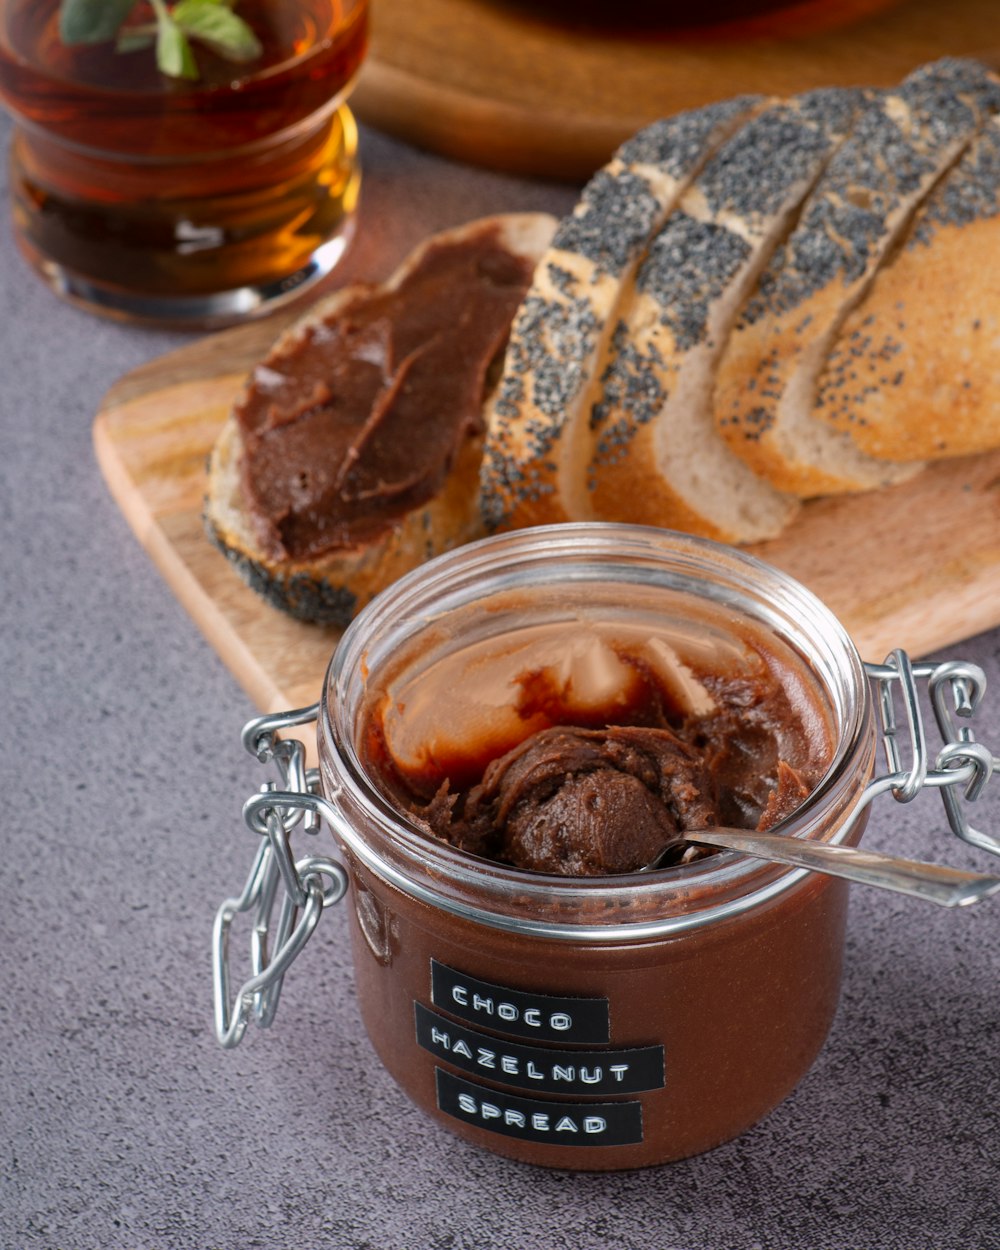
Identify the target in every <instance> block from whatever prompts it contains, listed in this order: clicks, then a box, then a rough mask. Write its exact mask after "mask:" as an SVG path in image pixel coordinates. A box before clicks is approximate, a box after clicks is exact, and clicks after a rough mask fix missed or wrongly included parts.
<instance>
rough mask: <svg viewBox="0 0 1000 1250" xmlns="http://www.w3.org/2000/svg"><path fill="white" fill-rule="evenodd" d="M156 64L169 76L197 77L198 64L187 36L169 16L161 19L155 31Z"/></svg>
mask: <svg viewBox="0 0 1000 1250" xmlns="http://www.w3.org/2000/svg"><path fill="white" fill-rule="evenodd" d="M156 65H157V68H158V69H159V71H160V73H161V74H166V75H167V76H168V77H170V78H197V77H198V66H197V64H196V63H195V59H194V53H193V52H192V51H191V45H190V44H189V43H188V41H187V36H186V35H185V34H184V32H183V31H182V30H181V28H180V27H179V26H178V25H177V23H176V22H175V21H173V20H172V19H171V18H169V17H168V18H165V19H161V20H160V22H159V25H158V27H157V32H156Z"/></svg>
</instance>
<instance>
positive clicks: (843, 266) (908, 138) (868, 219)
mask: <svg viewBox="0 0 1000 1250" xmlns="http://www.w3.org/2000/svg"><path fill="white" fill-rule="evenodd" d="M996 107H997V79H996V78H995V77H994V76H993V75H992V74H991V73H989V71H988V70H987V69H986V68H985V67H984V66H982V65H980V64H978V63H977V62H974V61H966V60H955V59H947V60H943V61H937V62H933V63H932V64H930V65H926V66H923V67H921V68H920V69H919V70H917V71H915V72H914V73H913V74H911V75H910V76H909V77H908V78H907V79H905V80H904V82H903V83H902V84H901V85H900V86H899V87H898V88H896V89H894V90H892V91H888V92H886V93H885V94H882V95H880V96H879V97H877V98H876V99H874V100H873V101H872V103H871V105H870V106H869V107H868V108H866V109H865V110H864V111H863V112H862V114H861V116H860V117H859V119H858V123H857V126H856V128H855V133H854V134H853V135H852V136H851V138H850V139H849V140H848V141H847V143H845V144H844V145H843V146H842V147H841V149H840V150H839V151H838V152H837V154H836V156H835V157H834V159H833V160H832V161H831V163H830V166H829V168H828V170H827V172H826V173H825V174H824V176H823V178H822V179H821V181H820V182H819V184H818V185H817V187H816V189H815V190H814V192H813V194H812V195H811V196H810V199H809V201H808V202H807V204H806V205H805V207H804V210H803V213H802V216H801V219H800V221H799V223H798V225H797V227H796V228H795V230H794V231H793V233H792V235H791V236H790V237H789V239H788V240H787V242H786V243H785V244H784V245H783V247H782V248H781V249H779V251H778V252H777V253H776V254H775V257H774V259H773V260H772V262H771V264H770V265H769V266H768V268H767V270H765V272H764V273H763V274H762V276H761V280H760V285H759V289H758V291H757V293H756V295H755V296H754V297H752V298H751V299H750V300H749V302H748V303H747V305H746V307H745V309H744V311H743V313H742V315H741V318H740V321H739V323H738V326H737V328H736V330H735V331H734V333H733V335H732V336H731V339H730V342H729V344H728V347H727V349H726V352H725V355H724V356H723V359H722V361H721V363H720V366H719V371H718V376H717V381H716V393H715V414H716V422H717V426H718V429H719V431H720V433H721V434H722V435H723V437H724V438H725V439H726V440H727V442H728V443H729V446H730V448H731V449H732V450H733V451H735V452H736V454H737V455H739V456H740V457H741V458H742V459H744V460H745V461H746V463H747V464H748V465H750V466H751V468H753V469H754V471H755V472H757V473H759V474H760V475H761V476H763V477H766V478H767V480H768V481H770V482H771V483H772V485H773V486H774V487H775V488H776V489H778V490H781V491H785V492H788V493H790V494H794V495H797V496H799V497H800V498H809V497H811V496H814V495H822V494H837V493H843V492H851V491H861V490H869V489H873V488H876V487H879V486H884V485H888V484H891V483H893V482H898V481H901V480H904V479H906V478H908V477H911V476H912V475H913V474H915V473H916V472H919V470H920V468H921V465H920V463H919V462H917V463H905V461H906V459H907V456H908V452H907V451H906V449H901V461H904V462H897V461H884V460H874V459H873V458H872V457H870V456H866V455H865V454H864V453H863V452H862V451H860V450H859V449H858V447H857V446H856V445H855V444H854V443H853V442H852V440H851V438H850V437H849V436H848V435H847V434H844V433H841V432H839V431H837V430H835V429H833V428H832V427H831V426H830V425H828V424H827V423H826V422H823V421H819V420H817V419H816V418H815V417H814V415H813V410H814V399H815V394H816V386H817V383H818V381H819V377H820V374H821V373H822V370H823V368H824V366H825V363H826V359H827V357H828V355H829V353H830V350H831V349H832V347H833V345H834V343H835V341H836V339H837V336H838V334H839V332H840V329H841V326H842V325H843V323H844V321H845V320H846V318H847V317H848V316H849V315H850V313H851V311H852V310H853V309H854V308H855V307H856V306H857V305H858V304H859V303H860V302H861V300H862V299H863V298H864V297H865V295H866V293H867V291H868V289H869V287H870V286H871V284H872V282H873V280H874V278H875V276H876V274H877V272H878V269H879V267H880V265H881V264H882V263H883V261H884V260H885V259H886V257H887V256H889V255H890V254H891V252H892V249H893V247H894V246H895V245H896V243H897V241H898V240H899V239H900V237H901V236H902V234H903V233H904V231H905V230H906V228H907V224H908V222H909V220H910V218H911V217H912V215H913V214H914V212H915V211H916V210H917V208H918V207H919V205H920V203H921V202H922V201H923V200H924V199H925V198H926V196H927V195H928V194H929V192H930V191H931V189H932V187H933V186H934V184H935V183H936V182H937V180H938V179H939V178H940V177H941V176H942V175H943V174H944V173H945V172H946V171H947V170H948V169H949V167H950V166H951V165H952V164H954V162H955V161H956V160H957V159H958V158H959V156H960V155H961V153H962V151H963V150H964V148H965V147H966V146H967V145H968V144H969V143H970V141H971V140H972V138H973V137H974V135H975V133H976V131H977V130H978V129H979V128H980V126H981V125H982V124H983V122H984V121H985V117H986V115H988V114H989V113H990V112H992V111H993V110H994V109H995V108H996Z"/></svg>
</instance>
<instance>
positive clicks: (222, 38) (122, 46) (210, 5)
mask: <svg viewBox="0 0 1000 1250" xmlns="http://www.w3.org/2000/svg"><path fill="white" fill-rule="evenodd" d="M140 2H141V0H62V4H61V6H60V9H59V34H60V37H61V38H62V41H63V43H65V44H70V45H72V44H83V43H109V42H110V41H111V40H114V42H115V46H116V48H117V49H118V51H119V52H134V51H136V50H139V49H142V48H150V47H155V49H156V64H157V67H158V69H159V70H160V72H161V73H162V74H166V75H168V76H169V77H171V78H186V79H189V80H193V79H196V78H197V77H198V64H197V61H196V60H195V56H194V51H193V49H192V47H191V44H192V41H194V42H195V43H200V44H203V45H204V46H205V47H206V48H209V49H210V50H211V51H212V52H214V53H216V55H218V56H221V57H223V58H224V59H225V60H227V61H234V62H235V63H236V64H246V63H248V62H250V61H253V60H256V58H257V57H258V56H260V54H261V51H262V49H261V45H260V40H259V39H258V38H257V36H256V35H255V34H254V33H253V31H252V30H251V28H250V27H249V26H248V25H247V23H246V22H245V21H244V20H243V19H242V18H241V17H239V16H238V15H237V14H236V13H234V12H233V6H234V5H235V3H236V0H178V2H177V3H176V4H172V5H171V4H167V2H166V0H149V4H148V7H149V8H150V9H152V16H153V20H152V21H150V22H133V23H129V22H128V19H129V17H130V16H131V15H132V13H133V11H134V10H135V9H136V8H137V7H138V5H139V3H140Z"/></svg>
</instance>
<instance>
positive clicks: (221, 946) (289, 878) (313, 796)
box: [212, 704, 347, 1048]
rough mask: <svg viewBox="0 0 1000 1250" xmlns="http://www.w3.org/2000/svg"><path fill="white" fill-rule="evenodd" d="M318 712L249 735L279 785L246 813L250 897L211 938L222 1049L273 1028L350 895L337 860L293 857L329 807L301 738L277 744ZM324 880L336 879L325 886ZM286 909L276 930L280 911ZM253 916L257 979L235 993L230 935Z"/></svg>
mask: <svg viewBox="0 0 1000 1250" xmlns="http://www.w3.org/2000/svg"><path fill="white" fill-rule="evenodd" d="M318 714H319V705H318V704H313V705H312V706H311V707H307V708H300V709H299V710H298V711H294V712H282V713H279V714H277V715H274V716H260V717H257V718H256V719H255V720H252V721H250V722H249V723H248V724H247V725H246V726H245V727H244V730H243V745H244V746H245V747H246V748H247V750H248V751H249V752H250V754H251V755H253V756H255V757H256V758H257V759H258V760H260V761H261V763H270V762H273V763H274V764H276V765H277V768H278V772H279V775H280V779H281V781H280V785H276V784H275V783H274V782H265V784H264V785H263V786H261V788H260V791H259V793H257V794H255V795H252V796H251V797H250V798H249V799H248V800H247V802H246V803H245V804H244V806H243V819H244V821H245V822H246V825H247V827H248V828H249V829H250V830H251V831H252V832H253V833H255V834H257V835H258V836H259V838H260V845H259V847H258V849H257V854H256V855H255V857H254V861H253V865H252V867H251V869H250V875H249V876H248V877H247V880H246V884H245V885H244V887H243V891H242V893H241V894H239V895H238V896H237V897H235V898H227V899H226V900H225V902H224V903H223V904H222V905H221V906H220V907H219V910H218V911H217V912H216V916H215V925H214V927H213V931H212V952H213V961H212V973H213V989H214V1005H215V1033H216V1036H217V1038H218V1040H219V1042H220V1043H221V1044H222V1045H223V1046H225V1047H227V1048H229V1047H233V1046H236V1045H237V1044H238V1043H239V1041H240V1040H241V1039H242V1037H243V1034H244V1032H245V1031H246V1027H247V1024H248V1023H249V1022H250V1020H251V1019H253V1020H254V1021H255V1022H256V1023H257V1024H258V1025H260V1027H261V1028H267V1026H268V1025H269V1024H270V1023H271V1022H272V1021H273V1019H274V1015H275V1012H276V1011H277V1008H278V998H279V996H280V994H281V984H282V981H283V979H284V975H285V973H286V972H287V970H288V968H289V966H290V965H291V963H292V961H293V960H294V959H295V957H296V955H297V954H298V953H299V951H300V950H301V949H302V947H303V946H305V944H306V942H307V941H308V940H309V938H310V936H311V935H312V932H313V930H314V929H315V928H316V925H317V923H318V922H319V918H320V916H321V915H322V913H323V909H324V907H327V906H330V905H331V904H333V903H336V902H339V900H340V899H341V898H343V896H344V894H345V892H346V890H347V874H346V873H345V871H344V869H343V868H342V867H341V866H340V864H338V863H337V862H336V861H335V860H332V859H328V858H326V857H325V856H322V855H307V856H304V857H303V858H301V859H298V860H296V859H294V858H293V856H292V851H291V845H290V837H291V834H292V831H293V830H294V829H296V828H297V827H298V826H299V825H301V826H302V828H303V829H304V830H305V832H306V833H308V834H315V833H316V832H318V830H319V828H320V826H321V823H322V817H323V815H324V813H325V812H326V811H327V805H326V802H325V800H324V799H323V798H322V797H321V796H320V794H319V775H318V773H317V771H316V770H315V769H307V768H306V766H305V747H304V746H303V744H302V743H301V742H300V741H299V740H298V739H297V738H283V739H278V738H277V734H278V733H279V732H280V731H281V730H282V729H288V728H292V727H295V726H299V725H307V724H310V723H311V722H314V721H315V720H316V718H317V716H318ZM324 878H327V879H328V880H329V883H330V884H328V885H325V886H324ZM279 887H283V889H282V890H281V905H280V909H279V911H278V919H277V924H276V925H275V924H274V921H273V918H274V909H275V906H276V905H277V902H278V895H279ZM251 910H254V911H255V917H254V924H253V930H252V932H251V937H250V962H251V967H252V975H251V976H250V978H249V979H248V980H247V981H245V982H244V983H243V985H242V986H241V987H240V989H239V990H238V991H237V993H236V996H235V999H233V998H232V997H231V993H230V975H229V935H230V929H231V928H232V924H233V921H234V920H235V919H236V917H237V916H238V915H240V914H241V913H242V912H248V911H251Z"/></svg>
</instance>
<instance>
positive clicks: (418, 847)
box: [319, 525, 875, 1170]
mask: <svg viewBox="0 0 1000 1250" xmlns="http://www.w3.org/2000/svg"><path fill="white" fill-rule="evenodd" d="M322 708H323V715H322V724H321V732H320V738H319V751H320V773H321V778H322V784H323V788H324V792H325V793H326V795H327V796H328V797H329V799H330V803H331V805H332V806H333V808H334V809H335V811H336V813H337V823H336V825H335V828H336V829H337V833H338V838H339V839H340V843H341V847H342V849H343V852H344V855H345V858H346V862H347V866H348V870H349V873H350V879H351V891H350V896H349V897H350V899H351V912H350V916H351V938H352V945H353V949H354V969H355V979H356V986H357V994H358V1004H359V1007H360V1010H361V1013H362V1017H363V1019H364V1022H365V1025H366V1028H367V1030H368V1033H369V1036H370V1037H371V1040H372V1043H373V1045H374V1048H375V1050H376V1052H377V1053H378V1055H379V1057H380V1058H381V1060H382V1062H383V1063H384V1064H385V1066H386V1068H387V1069H388V1071H389V1072H390V1073H391V1074H392V1075H393V1076H394V1077H395V1079H396V1080H397V1081H398V1082H399V1084H400V1086H401V1087H402V1088H403V1090H404V1091H405V1092H406V1093H407V1094H408V1095H409V1096H410V1098H411V1099H412V1100H413V1101H414V1102H415V1103H416V1104H417V1105H418V1106H419V1107H420V1108H422V1109H423V1110H424V1111H426V1112H427V1114H428V1115H429V1116H431V1117H432V1118H433V1119H434V1120H435V1121H436V1122H437V1123H439V1124H440V1125H442V1126H445V1127H447V1128H448V1129H450V1130H451V1131H452V1132H454V1133H456V1134H458V1135H459V1136H460V1137H461V1138H463V1139H464V1140H465V1141H467V1142H470V1143H473V1144H475V1145H476V1146H480V1147H484V1148H487V1149H489V1150H492V1151H494V1152H496V1153H499V1154H503V1155H508V1156H510V1157H513V1158H515V1159H518V1160H520V1161H523V1162H528V1163H535V1164H542V1165H546V1166H551V1167H558V1168H581V1169H585V1170H605V1169H620V1168H631V1167H641V1166H646V1165H649V1164H653V1163H663V1162H666V1161H668V1160H671V1159H678V1158H682V1157H684V1156H686V1155H691V1154H695V1153H698V1152H699V1151H703V1150H707V1149H709V1148H710V1147H712V1146H715V1145H717V1144H719V1143H720V1142H723V1141H726V1140H727V1139H729V1138H731V1137H733V1136H735V1135H736V1134H738V1133H741V1132H743V1131H744V1130H746V1129H747V1128H749V1127H750V1126H751V1125H752V1124H754V1123H755V1122H756V1121H758V1120H759V1119H760V1118H761V1117H762V1116H763V1115H764V1114H765V1113H766V1112H767V1111H768V1110H770V1109H771V1108H772V1107H774V1106H775V1105H776V1103H778V1102H779V1101H780V1100H781V1099H782V1098H784V1097H785V1096H786V1095H787V1094H788V1093H790V1092H791V1090H792V1089H793V1088H794V1087H795V1085H796V1083H797V1082H798V1081H799V1080H800V1079H801V1077H802V1076H803V1074H804V1073H805V1072H806V1070H807V1069H808V1067H809V1065H810V1063H811V1062H812V1059H813V1058H814V1056H815V1055H816V1053H817V1052H818V1050H819V1048H820V1047H821V1045H822V1043H823V1040H824V1038H825V1037H826V1034H827V1031H828V1029H829V1027H830V1023H831V1020H832V1018H833V1014H834V1011H835V1009H836V1005H837V997H838V989H839V983H840V968H841V960H842V954H843V945H844V926H845V921H846V912H847V901H848V887H847V885H846V883H845V882H843V881H841V880H838V879H836V878H833V877H829V876H823V875H822V874H819V873H808V872H802V871H796V870H789V869H787V868H782V867H780V866H778V865H775V864H771V863H768V862H765V861H762V860H754V859H751V858H749V857H747V856H743V855H738V854H736V853H734V852H731V851H722V852H717V853H707V854H701V853H700V852H696V853H695V856H694V858H691V856H690V855H689V854H688V852H687V850H686V849H685V848H683V846H682V835H683V833H684V830H685V828H687V829H693V828H694V827H695V826H697V825H700V824H704V823H710V822H713V821H715V822H725V823H729V824H742V825H746V826H748V827H751V828H752V827H755V826H758V825H760V826H766V825H771V824H775V823H778V824H780V830H781V832H782V833H783V834H785V835H786V836H788V837H790V838H809V839H815V840H818V841H829V842H834V843H837V844H841V845H850V844H856V842H857V841H858V839H860V837H861V833H862V830H863V827H864V814H865V811H866V810H867V809H866V807H865V806H864V803H863V795H864V791H865V788H866V784H867V780H868V778H869V777H870V776H871V772H872V768H873V764H874V757H875V735H874V726H873V719H872V707H871V700H870V696H869V693H868V689H867V685H866V681H865V675H864V670H863V666H862V665H861V662H860V659H859V657H858V655H857V652H856V650H855V649H854V647H853V645H852V644H851V642H850V640H849V639H848V638H847V636H846V634H845V633H844V632H843V629H842V627H840V626H839V624H838V623H837V622H836V621H835V620H834V619H833V618H832V617H831V616H830V614H829V613H828V612H826V610H825V609H824V608H823V607H822V605H820V604H817V602H816V600H815V599H814V598H813V597H812V596H811V595H809V594H808V592H807V591H805V590H804V589H803V588H802V587H800V586H798V585H797V584H796V583H793V582H791V580H790V579H788V578H786V577H785V576H784V575H783V574H780V573H778V572H777V571H775V570H769V569H768V568H767V567H766V566H763V565H761V564H759V563H758V562H756V561H753V560H752V559H751V558H750V557H747V556H744V555H742V554H741V553H737V552H733V551H730V550H729V549H726V548H721V547H718V546H717V545H716V544H711V543H706V542H701V541H698V540H694V539H689V538H686V537H684V536H682V535H678V534H671V533H667V532H664V531H656V530H649V529H644V528H641V527H630V526H602V525H573V526H555V527H549V528H541V529H536V530H525V531H521V532H518V533H515V534H509V535H503V536H501V537H497V538H493V539H489V540H486V541H484V542H481V543H475V544H471V545H469V546H467V547H465V548H462V549H461V550H458V551H455V552H453V553H450V554H449V555H447V556H443V557H441V558H440V559H439V560H437V561H434V562H432V563H430V564H428V565H425V566H424V567H423V568H422V569H420V570H419V571H418V572H415V573H414V574H411V575H410V576H409V577H408V578H406V579H404V580H403V581H402V582H401V583H398V584H397V586H395V587H393V588H391V589H390V590H389V591H388V592H387V593H386V594H384V595H382V596H381V597H380V598H379V599H377V600H376V601H375V602H374V603H373V604H372V605H370V607H369V608H368V609H366V610H365V612H364V613H363V614H362V615H361V617H359V618H358V620H357V621H356V622H355V624H354V625H353V626H352V627H351V629H350V630H349V631H348V632H347V634H345V636H344V639H343V641H342V643H341V645H340V646H339V647H338V649H337V651H336V653H335V655H334V658H333V661H332V662H331V666H330V669H329V671H328V674H327V680H326V686H325V690H324V698H323V704H322ZM805 791H808V794H805V796H804V792H805ZM803 796H804V797H803ZM789 809H794V810H789ZM664 842H666V843H667V844H671V843H673V844H674V845H675V850H676V860H675V862H674V863H672V864H670V865H669V866H667V867H665V868H660V869H657V870H656V871H653V872H647V873H638V872H635V871H634V868H635V866H636V865H637V864H638V865H640V866H642V864H643V863H646V862H648V861H649V859H651V858H654V857H655V853H657V852H658V849H659V847H660V846H661V845H662V844H663V843H664Z"/></svg>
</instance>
